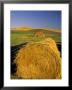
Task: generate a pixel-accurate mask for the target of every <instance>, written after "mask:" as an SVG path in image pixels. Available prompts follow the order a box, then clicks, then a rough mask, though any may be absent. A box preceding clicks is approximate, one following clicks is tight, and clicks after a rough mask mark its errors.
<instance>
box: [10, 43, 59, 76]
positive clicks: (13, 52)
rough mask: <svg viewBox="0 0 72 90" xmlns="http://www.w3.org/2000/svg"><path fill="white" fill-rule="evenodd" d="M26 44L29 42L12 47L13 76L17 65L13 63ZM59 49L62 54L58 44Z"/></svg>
mask: <svg viewBox="0 0 72 90" xmlns="http://www.w3.org/2000/svg"><path fill="white" fill-rule="evenodd" d="M26 44H27V42H26V43H23V44H20V45H16V46H11V75H13V74H14V73H15V72H16V64H14V63H13V61H14V60H15V57H16V54H17V52H18V51H19V49H20V48H22V47H25V46H26ZM57 47H58V50H59V51H60V54H61V44H57Z"/></svg>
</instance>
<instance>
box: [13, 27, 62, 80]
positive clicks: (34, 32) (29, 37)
mask: <svg viewBox="0 0 72 90" xmlns="http://www.w3.org/2000/svg"><path fill="white" fill-rule="evenodd" d="M47 38H52V39H53V40H54V41H55V42H56V44H57V47H58V49H59V51H60V53H61V31H60V30H46V29H30V30H22V29H19V30H18V29H15V30H11V78H12V79H21V78H22V77H23V78H25V77H26V78H56V76H55V74H56V73H55V72H56V71H55V72H54V75H52V76H51V75H50V73H49V72H48V71H47V70H46V71H45V69H44V68H42V66H41V65H42V63H44V60H46V61H45V64H44V67H45V66H46V65H47V63H48V62H51V63H53V62H52V61H48V59H47V58H50V59H54V58H57V57H58V58H59V60H61V58H60V56H58V54H55V56H53V54H54V53H55V51H56V46H55V50H54V52H51V50H50V48H49V47H46V46H47V45H46V46H44V45H43V42H42V41H45V39H47ZM48 40H49V39H48ZM50 42H51V41H50V40H49V44H48V45H50ZM28 43H34V46H33V45H31V44H29V45H30V46H28V47H29V48H28V47H26V46H27V45H28ZM37 43H39V44H37ZM45 44H46V42H45ZM35 45H36V46H35ZM53 46H54V45H52V44H51V45H50V47H53ZM38 47H39V49H40V51H38ZM42 47H43V48H44V49H43V50H44V51H43V50H42ZM30 48H31V49H33V51H34V50H37V51H38V52H37V51H34V53H35V54H34V53H33V51H32V50H30ZM25 49H26V50H25ZM52 49H54V47H53V48H52ZM45 50H48V51H49V52H48V51H47V54H48V55H46V54H45V53H46V51H45ZM24 52H25V53H26V55H25V56H23V55H24V54H25V53H24ZM28 52H29V53H30V54H28ZM36 52H37V53H39V54H37V55H36ZM57 52H58V51H57ZM31 53H32V55H33V54H34V55H33V56H32V55H31ZM41 53H43V55H44V54H45V55H46V56H45V57H42V56H43V55H42V56H41V55H40V54H41ZM51 53H53V54H51ZM29 55H31V56H32V57H31V56H29ZM35 55H36V56H35ZM24 57H26V59H27V58H28V57H29V58H28V59H27V60H29V59H30V60H32V62H34V60H35V58H34V57H36V58H37V60H38V62H37V65H38V66H36V65H35V66H34V63H36V61H35V62H34V63H32V65H33V67H31V66H30V67H31V69H30V70H32V71H33V69H34V68H35V69H37V67H38V68H39V67H40V68H42V69H43V71H42V72H44V74H42V76H41V77H39V76H40V74H41V73H39V72H41V71H40V70H41V69H39V72H37V71H38V70H37V71H35V69H34V71H33V72H32V71H25V70H24V69H25V67H24V68H23V70H24V72H21V70H22V69H21V70H20V69H17V66H16V64H17V63H18V64H19V63H20V64H23V63H22V62H24ZM21 58H22V59H21ZM32 58H33V59H32ZM40 58H41V59H40ZM41 60H42V61H43V62H41ZM55 60H56V59H55ZM15 61H16V63H14V62H15ZM20 61H22V62H20ZM39 61H40V62H39ZM56 61H57V63H58V64H59V67H58V68H59V72H60V62H58V59H57V60H56ZM56 61H54V63H53V64H55V62H56ZM25 62H26V61H25ZM27 63H29V62H27ZM40 63H41V65H40ZM18 64H17V65H18ZM20 64H19V65H20ZM29 65H31V64H30V63H29ZM39 65H40V66H39ZM20 66H21V65H20ZM18 67H19V66H18ZM21 67H22V66H21ZM21 67H19V68H21ZM30 67H29V68H30ZM51 67H52V66H51ZM26 68H27V67H26ZM29 68H27V70H29ZM16 70H17V72H16ZM19 70H20V71H19ZM20 72H21V73H22V77H20V76H19V74H20ZM31 72H32V73H31ZM51 72H53V71H51ZM27 73H29V74H28V75H29V76H27ZM34 73H36V74H34ZM31 74H32V76H30V75H31ZM17 75H18V76H17ZM23 75H25V76H23ZM35 75H39V76H35ZM48 75H49V77H48ZM58 78H60V77H59V76H58Z"/></svg>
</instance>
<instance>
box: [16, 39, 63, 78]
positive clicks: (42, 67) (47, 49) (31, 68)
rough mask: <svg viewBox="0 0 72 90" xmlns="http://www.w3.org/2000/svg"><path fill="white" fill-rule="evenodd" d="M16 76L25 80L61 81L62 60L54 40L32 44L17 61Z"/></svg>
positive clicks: (21, 53)
mask: <svg viewBox="0 0 72 90" xmlns="http://www.w3.org/2000/svg"><path fill="white" fill-rule="evenodd" d="M15 63H16V65H17V71H16V75H17V76H18V77H21V78H23V79H56V78H57V79H60V78H61V58H60V55H59V51H58V49H57V47H56V43H55V41H54V40H53V39H50V38H49V39H46V40H44V41H42V42H40V43H35V42H34V43H30V44H28V45H27V46H26V47H25V48H21V49H20V50H19V52H18V54H17V57H16V59H15Z"/></svg>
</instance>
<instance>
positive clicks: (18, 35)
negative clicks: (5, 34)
mask: <svg viewBox="0 0 72 90" xmlns="http://www.w3.org/2000/svg"><path fill="white" fill-rule="evenodd" d="M37 32H43V33H44V34H45V37H35V34H36V33H37ZM40 36H41V35H40ZM48 37H51V38H53V39H54V40H55V41H56V42H57V43H59V42H61V32H57V31H55V30H51V31H50V30H44V29H32V30H27V31H24V30H11V46H15V45H18V44H22V43H25V42H31V41H34V42H38V41H41V40H44V39H45V38H48Z"/></svg>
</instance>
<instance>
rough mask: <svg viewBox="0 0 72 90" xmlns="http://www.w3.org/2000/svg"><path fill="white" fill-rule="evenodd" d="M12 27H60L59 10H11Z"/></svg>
mask: <svg viewBox="0 0 72 90" xmlns="http://www.w3.org/2000/svg"><path fill="white" fill-rule="evenodd" d="M12 27H32V28H51V29H52V28H53V29H61V11H11V28H12Z"/></svg>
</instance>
